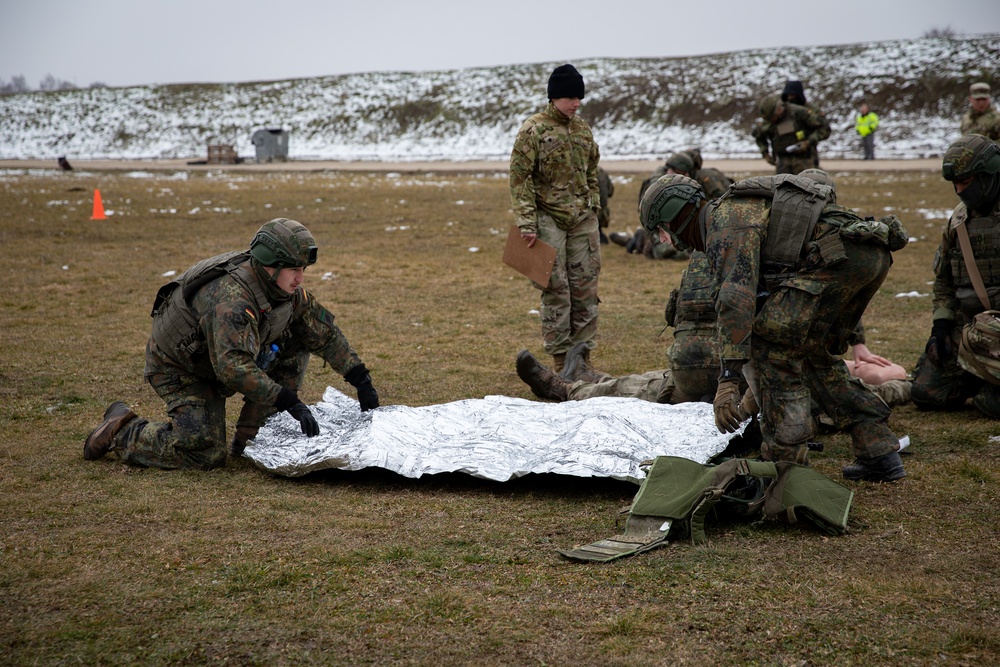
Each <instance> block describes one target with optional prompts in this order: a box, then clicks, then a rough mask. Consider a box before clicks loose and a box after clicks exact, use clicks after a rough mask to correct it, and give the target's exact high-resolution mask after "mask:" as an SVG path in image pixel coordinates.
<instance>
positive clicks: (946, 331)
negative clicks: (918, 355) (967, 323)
mask: <svg viewBox="0 0 1000 667" xmlns="http://www.w3.org/2000/svg"><path fill="white" fill-rule="evenodd" d="M954 328H955V320H946V319H939V320H934V324H933V325H932V326H931V337H930V338H929V339H928V340H927V347H925V348H924V353H925V354H926V355H927V358H928V359H929V360H930V362H931V363H932V364H934V365H935V366H938V367H940V366H941V364H944V363H947V362H948V361H949V360H950V359H951V358H952V357H953V356H954V354H955V346H954V345H953V344H952V342H951V332H952V329H954Z"/></svg>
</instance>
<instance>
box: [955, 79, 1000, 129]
mask: <svg viewBox="0 0 1000 667" xmlns="http://www.w3.org/2000/svg"><path fill="white" fill-rule="evenodd" d="M969 107H970V109H969V110H968V111H966V112H965V116H963V117H962V134H963V135H965V134H981V135H983V136H984V137H989V138H990V139H992V140H993V141H1000V113H997V111H996V110H995V109H993V107H992V106H991V104H990V84H988V83H982V82H980V83H974V84H972V85H971V86H969Z"/></svg>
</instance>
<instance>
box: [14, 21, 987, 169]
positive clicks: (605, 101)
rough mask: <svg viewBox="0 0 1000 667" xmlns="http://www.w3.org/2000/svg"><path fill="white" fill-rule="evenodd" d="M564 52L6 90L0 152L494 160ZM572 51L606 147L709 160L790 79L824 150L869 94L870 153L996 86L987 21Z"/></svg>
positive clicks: (904, 146) (853, 139) (536, 104)
mask: <svg viewBox="0 0 1000 667" xmlns="http://www.w3.org/2000/svg"><path fill="white" fill-rule="evenodd" d="M558 64H560V63H539V64H532V65H515V66H506V67H492V68H474V69H462V70H449V71H441V72H420V73H407V72H395V73H371V74H353V75H345V76H335V77H323V78H315V79H297V80H291V81H276V82H255V83H233V84H225V85H219V84H191V85H170V86H137V87H132V88H97V89H85V90H74V91H62V92H45V93H41V92H39V93H27V94H19V95H11V96H6V97H0V119H2V120H0V159H16V158H41V159H46V158H52V157H54V156H59V155H66V156H68V157H69V158H70V159H71V160H72V159H74V158H81V159H82V158H197V157H202V158H203V157H204V156H205V154H206V145H207V144H212V143H224V144H233V145H234V146H235V147H236V150H237V152H238V153H239V154H240V155H242V156H246V157H252V156H253V155H254V150H255V149H254V146H253V145H252V144H251V143H250V136H251V134H252V133H253V132H254V131H255V130H257V129H260V128H276V127H280V128H283V129H285V130H287V131H288V132H289V136H290V142H289V146H290V148H289V153H290V156H291V157H292V158H294V159H345V160H358V159H361V160H366V159H374V160H428V159H432V160H433V159H442V160H471V159H502V158H506V157H507V156H508V155H509V152H510V146H511V143H512V141H513V139H514V135H515V133H516V132H517V128H518V126H519V125H520V123H521V121H523V120H524V118H526V117H527V116H528V115H529V114H530V113H532V112H533V111H535V110H536V109H538V108H540V107H541V106H542V105H543V104H544V102H545V82H546V79H547V76H548V74H549V72H550V71H551V70H552V68H553V67H554V66H555V65H558ZM574 64H575V65H576V66H577V67H578V69H580V71H581V72H582V73H583V75H584V78H585V79H586V82H587V96H586V99H585V100H584V106H583V108H582V110H581V114H582V115H583V116H584V118H586V119H587V120H588V121H589V122H590V123H591V125H592V126H593V128H594V134H595V136H596V138H597V140H598V143H599V144H600V146H601V153H602V155H603V156H605V157H609V158H612V157H618V158H624V157H632V158H655V157H659V156H663V155H665V154H667V153H669V152H671V151H673V150H675V149H677V148H681V147H685V146H689V145H700V146H701V147H702V151H703V153H704V154H705V156H706V157H707V158H709V159H712V158H723V157H750V156H753V155H755V154H756V152H757V151H756V146H755V145H754V143H753V140H752V139H751V138H750V136H749V134H748V131H749V128H750V126H751V124H752V122H753V120H754V114H755V111H754V108H755V105H756V102H757V101H758V100H759V99H760V98H761V97H763V96H764V95H766V94H769V93H777V92H780V91H781V89H782V87H783V86H784V82H785V80H786V79H800V80H802V81H803V82H804V83H805V86H806V94H807V95H808V97H809V101H810V102H811V103H813V104H815V105H817V106H819V107H820V108H822V109H823V110H824V111H825V112H826V113H827V116H828V117H829V118H830V121H831V124H832V126H833V135H832V136H831V137H830V139H829V140H828V141H826V142H825V143H824V144H823V145H822V146H821V148H822V152H823V154H824V155H826V156H829V157H852V156H858V155H859V149H858V145H857V144H858V140H857V135H856V134H855V132H854V129H853V123H854V121H853V119H854V114H855V113H856V106H857V104H858V102H859V101H860V100H862V99H866V100H869V101H870V103H871V106H872V107H873V110H874V111H876V112H877V113H878V114H879V116H880V117H881V119H882V125H881V127H880V130H879V134H878V135H877V151H878V155H879V157H885V158H889V157H927V156H935V155H940V154H941V153H942V152H943V150H944V149H945V148H946V147H947V145H948V144H949V143H950V142H951V141H952V140H954V139H955V138H957V136H958V120H959V117H960V115H961V114H962V113H963V111H964V109H965V106H966V97H967V94H968V86H969V84H970V83H971V82H974V81H988V82H990V83H991V84H992V85H993V86H994V90H995V91H996V92H997V93H1000V35H996V34H992V35H979V36H975V37H963V38H958V39H946V38H924V39H917V40H903V41H889V42H874V43H867V44H854V45H846V46H822V47H811V48H801V49H781V50H779V49H765V50H754V51H742V52H736V53H721V54H712V55H706V56H699V57H689V58H669V59H666V58H664V59H592V60H584V61H576V62H575V63H574Z"/></svg>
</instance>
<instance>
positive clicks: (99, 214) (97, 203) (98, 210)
mask: <svg viewBox="0 0 1000 667" xmlns="http://www.w3.org/2000/svg"><path fill="white" fill-rule="evenodd" d="M90 219H91V220H107V219H108V216H106V215H104V203H103V202H101V191H100V190H94V214H93V215H91V216H90Z"/></svg>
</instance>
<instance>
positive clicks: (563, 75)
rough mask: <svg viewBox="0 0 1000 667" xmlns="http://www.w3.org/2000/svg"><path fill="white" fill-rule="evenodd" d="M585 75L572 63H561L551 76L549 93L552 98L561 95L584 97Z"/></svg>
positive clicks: (554, 98) (571, 97) (555, 98)
mask: <svg viewBox="0 0 1000 667" xmlns="http://www.w3.org/2000/svg"><path fill="white" fill-rule="evenodd" d="M583 93H584V89H583V77H582V76H580V73H579V72H578V71H576V68H575V67H573V66H572V65H560V66H559V67H557V68H555V69H554V70H552V74H551V75H550V76H549V85H548V94H549V99H550V100H557V99H559V98H561V97H567V98H570V99H573V98H576V99H578V100H582V99H583Z"/></svg>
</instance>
